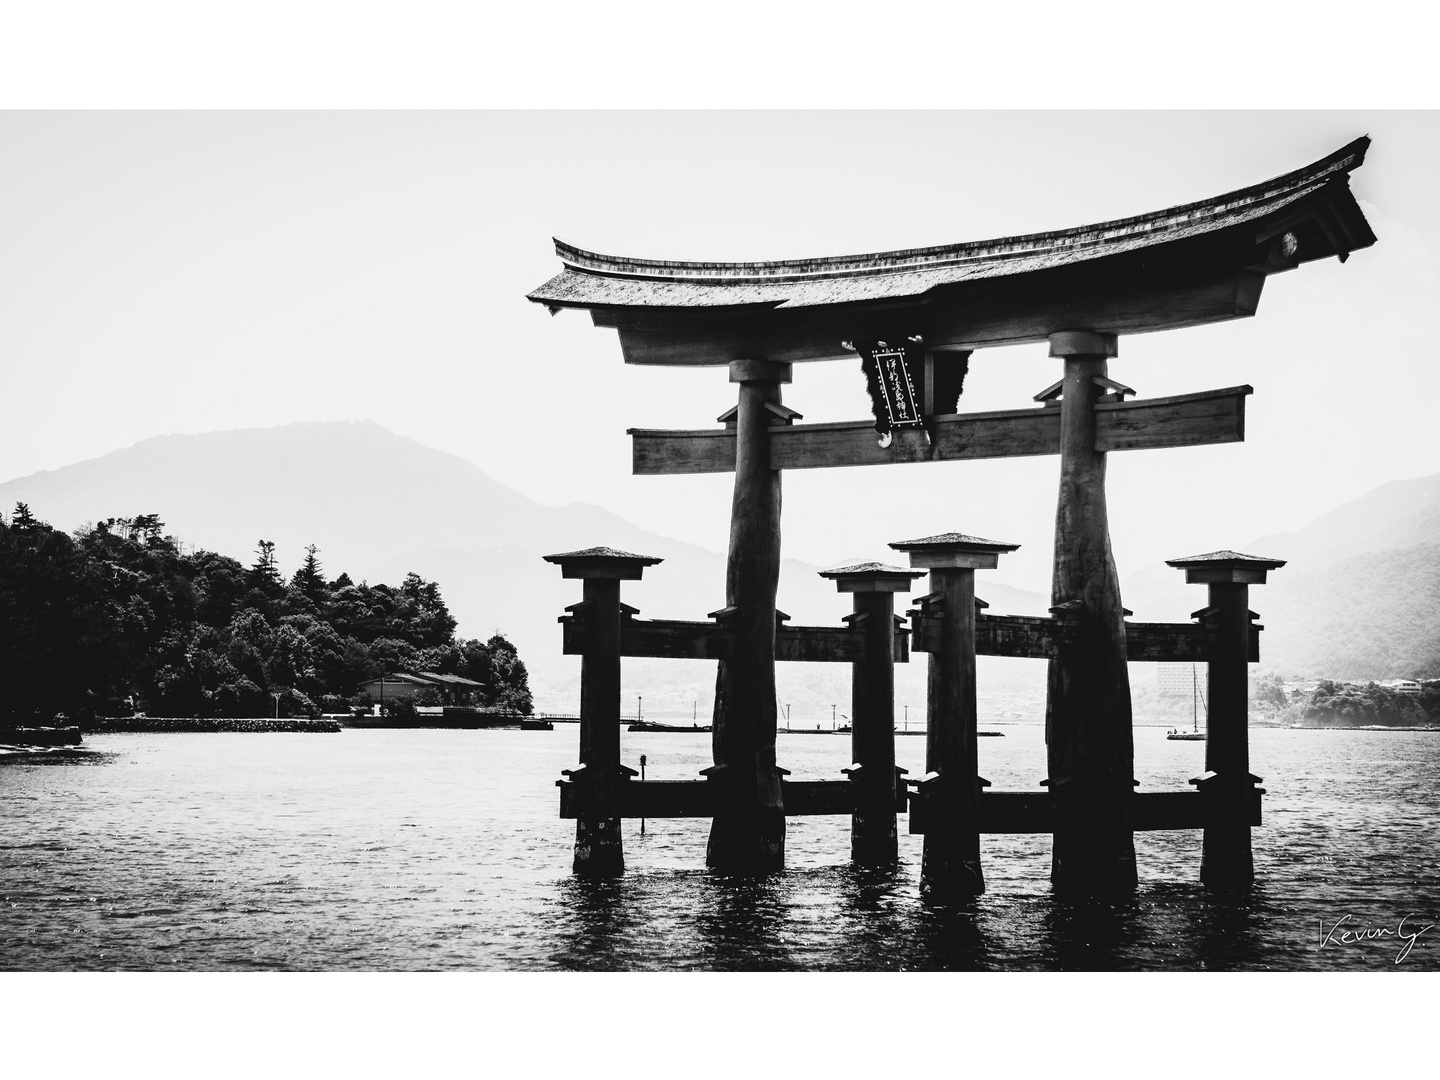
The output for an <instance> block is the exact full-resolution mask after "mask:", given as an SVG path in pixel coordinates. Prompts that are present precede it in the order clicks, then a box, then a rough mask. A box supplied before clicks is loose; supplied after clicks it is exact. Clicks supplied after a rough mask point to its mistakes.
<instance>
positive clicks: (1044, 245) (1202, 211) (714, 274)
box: [537, 135, 1370, 298]
mask: <svg viewBox="0 0 1440 1080" xmlns="http://www.w3.org/2000/svg"><path fill="white" fill-rule="evenodd" d="M1369 146H1370V138H1369V136H1368V135H1362V136H1361V137H1360V138H1358V139H1356V140H1354V141H1353V142H1351V143H1349V144H1347V145H1345V146H1343V147H1341V148H1340V149H1339V150H1336V151H1335V152H1334V153H1332V154H1329V155H1327V156H1326V157H1323V158H1321V159H1320V160H1318V161H1316V162H1313V163H1311V164H1310V165H1306V166H1304V167H1302V168H1299V169H1295V170H1292V171H1291V172H1288V173H1284V174H1282V175H1280V176H1277V177H1273V178H1272V179H1269V180H1265V181H1263V182H1261V183H1259V184H1252V185H1251V186H1249V187H1245V188H1240V189H1238V190H1236V191H1231V192H1227V193H1225V194H1223V195H1216V196H1212V197H1211V198H1209V199H1202V200H1199V201H1197V202H1191V203H1184V204H1181V205H1179V206H1173V207H1169V208H1167V209H1164V210H1155V211H1151V212H1149V213H1146V214H1137V215H1134V216H1131V217H1126V218H1117V219H1114V220H1112V221H1104V222H1098V223H1096V224H1093V225H1080V226H1075V227H1072V228H1068V229H1058V230H1051V231H1048V232H1039V233H1026V234H1021V235H1015V236H1005V237H997V238H994V239H990V240H976V241H965V242H961V243H954V244H940V245H932V246H929V247H916V248H902V249H898V250H895V251H882V252H872V253H869V254H862V255H830V256H821V257H816V258H806V259H778V260H768V261H761V262H719V261H686V260H670V259H647V258H631V257H626V256H618V255H606V254H602V253H600V252H594V251H587V250H586V249H584V248H581V247H578V246H576V245H574V244H570V243H567V242H565V241H563V240H560V239H559V238H558V237H557V238H555V253H556V255H558V256H559V257H560V259H561V260H562V261H563V262H564V263H565V265H566V267H567V269H568V270H570V271H573V272H577V273H582V274H586V275H592V276H600V277H615V278H630V279H641V280H646V281H671V282H683V283H694V284H699V283H705V284H720V283H743V282H751V283H755V284H759V283H781V282H787V281H791V282H793V281H808V280H816V279H822V278H834V277H854V276H864V275H869V274H875V273H889V272H903V271H913V270H917V269H938V268H942V267H944V266H946V265H949V264H953V263H958V262H967V263H971V262H983V261H987V260H993V259H1013V258H1016V257H1017V256H1024V255H1026V254H1029V253H1041V252H1054V251H1056V250H1057V249H1063V248H1085V247H1091V246H1100V245H1104V244H1106V243H1107V242H1112V241H1114V240H1115V239H1116V238H1117V237H1126V236H1139V235H1144V234H1146V233H1160V232H1163V231H1165V230H1166V229H1170V228H1176V227H1180V226H1184V225H1189V224H1192V223H1194V222H1196V221H1197V220H1200V219H1205V218H1218V217H1222V216H1224V215H1226V214H1228V213H1232V212H1234V211H1237V210H1241V209H1245V208H1250V207H1254V206H1257V205H1261V204H1264V203H1269V202H1289V201H1292V200H1293V199H1295V198H1297V197H1298V196H1300V195H1303V194H1307V193H1308V192H1310V191H1313V190H1315V189H1316V188H1318V187H1320V186H1321V185H1323V184H1325V183H1327V182H1329V181H1331V180H1332V179H1333V178H1334V177H1336V176H1341V177H1345V176H1348V175H1349V173H1350V172H1351V171H1352V170H1354V169H1356V168H1359V166H1360V165H1361V164H1362V163H1363V162H1364V160H1365V152H1366V150H1367V149H1368V148H1369ZM537 298H538V297H537Z"/></svg>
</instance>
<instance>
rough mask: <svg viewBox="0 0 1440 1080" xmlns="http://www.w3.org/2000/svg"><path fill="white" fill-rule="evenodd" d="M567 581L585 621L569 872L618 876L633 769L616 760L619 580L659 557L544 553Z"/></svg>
mask: <svg viewBox="0 0 1440 1080" xmlns="http://www.w3.org/2000/svg"><path fill="white" fill-rule="evenodd" d="M544 558H545V561H546V562H551V563H558V564H559V565H560V569H561V572H562V573H563V574H564V576H565V577H567V578H580V579H582V580H583V581H584V601H583V603H581V604H580V605H579V607H578V609H576V611H575V615H576V618H577V619H579V620H580V621H581V622H583V624H584V626H585V635H584V637H585V641H586V648H585V652H584V653H583V654H582V657H581V661H580V768H579V769H575V770H567V771H568V774H569V776H570V780H569V781H563V780H562V781H560V783H561V784H565V783H569V784H572V785H574V788H575V797H576V800H577V802H578V805H579V807H580V810H579V812H578V813H577V814H576V820H575V862H574V871H575V873H577V874H584V875H587V876H590V877H599V876H604V875H610V874H619V873H623V872H624V870H625V850H624V846H623V843H622V840H621V836H620V803H621V793H620V790H619V788H620V785H621V784H623V783H626V782H628V780H629V778H630V776H631V775H633V773H634V770H633V769H627V768H626V767H625V766H624V765H622V764H621V763H620V582H621V581H638V580H639V578H640V575H641V574H642V573H643V572H644V569H645V567H647V566H653V565H654V564H656V563H658V562H660V561H661V560H660V559H657V558H653V557H651V556H648V555H632V554H630V553H629V552H626V551H615V550H614V549H613V548H587V549H585V550H583V551H569V552H565V553H563V554H559V555H546V556H545V557H544Z"/></svg>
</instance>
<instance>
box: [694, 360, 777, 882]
mask: <svg viewBox="0 0 1440 1080" xmlns="http://www.w3.org/2000/svg"><path fill="white" fill-rule="evenodd" d="M730 381H731V382H733V383H739V384H740V400H739V403H738V406H737V408H736V413H735V495H734V498H733V500H732V502H731V507H730V554H729V561H728V563H727V566H726V571H725V603H726V605H727V606H728V607H730V608H731V609H733V610H732V611H731V612H730V613H729V619H728V624H729V625H730V626H731V627H732V628H733V631H734V634H735V637H734V646H733V648H732V650H731V655H730V657H729V659H727V660H721V661H720V662H719V664H718V665H717V667H718V670H717V672H716V679H715V712H714V725H713V735H712V740H713V751H714V758H715V765H714V767H713V768H711V769H709V770H707V775H708V777H709V780H710V782H711V783H713V784H716V785H717V786H718V795H719V801H718V809H717V810H716V813H715V818H714V821H713V822H712V823H711V827H710V842H709V844H708V845H707V847H706V850H705V863H706V865H707V866H709V867H710V868H711V869H713V870H717V871H720V872H722V873H732V874H761V873H767V872H769V871H772V870H783V869H784V867H785V808H784V802H783V799H782V796H781V790H780V771H779V769H778V768H777V766H776V762H775V723H776V718H775V594H776V590H777V588H778V587H779V583H780V473H779V471H777V470H775V469H772V468H771V467H770V424H771V422H772V420H774V422H776V423H784V422H785V421H784V419H783V418H780V417H778V416H777V414H776V412H775V411H774V410H772V409H770V408H768V407H767V406H770V405H775V406H778V405H780V403H781V402H780V384H781V383H787V382H789V381H790V365H789V364H772V363H769V362H768V361H765V360H735V361H733V362H732V363H731V364H730Z"/></svg>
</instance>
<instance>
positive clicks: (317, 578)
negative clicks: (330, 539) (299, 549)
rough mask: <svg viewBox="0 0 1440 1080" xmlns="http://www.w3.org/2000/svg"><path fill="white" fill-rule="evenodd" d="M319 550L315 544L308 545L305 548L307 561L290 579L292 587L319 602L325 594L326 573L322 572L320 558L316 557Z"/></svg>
mask: <svg viewBox="0 0 1440 1080" xmlns="http://www.w3.org/2000/svg"><path fill="white" fill-rule="evenodd" d="M319 550H320V549H319V548H317V547H316V546H315V545H314V544H310V545H308V546H307V547H306V548H305V561H304V562H303V563H301V564H300V569H299V570H296V571H295V576H294V577H293V578H291V579H290V586H291V588H293V589H296V590H298V591H299V592H301V593H303V594H304V595H305V596H307V597H309V598H310V599H311V600H314V601H317V602H318V601H319V600H320V598H321V597H322V596H323V595H324V594H325V575H324V574H322V573H321V572H320V560H319V559H317V558H316V557H315V553H316V552H317V551H319Z"/></svg>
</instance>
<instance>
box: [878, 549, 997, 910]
mask: <svg viewBox="0 0 1440 1080" xmlns="http://www.w3.org/2000/svg"><path fill="white" fill-rule="evenodd" d="M890 546H891V547H893V548H895V549H896V550H898V551H906V552H908V553H909V555H910V565H911V566H913V567H917V568H921V569H928V570H929V571H930V592H929V594H928V595H927V596H925V597H924V598H923V599H922V601H921V605H922V611H921V615H922V617H923V619H924V621H925V624H926V625H925V632H924V634H923V635H922V633H921V631H920V626H919V624H918V620H917V626H916V631H915V635H914V639H913V641H912V643H911V647H912V648H916V649H920V648H923V649H925V650H926V651H928V652H929V653H930V668H929V683H928V690H927V694H926V721H925V723H926V733H925V776H924V778H923V779H922V780H921V781H920V783H919V785H918V786H917V790H916V793H915V799H916V803H917V804H918V805H914V804H912V809H911V816H912V822H913V820H914V818H915V817H916V816H920V817H922V818H923V822H924V832H925V847H924V852H923V854H922V856H921V862H920V895H921V896H923V897H925V898H926V899H929V900H936V901H941V902H945V901H952V900H963V899H964V898H966V897H970V896H975V895H978V894H979V893H982V892H984V891H985V876H984V873H983V871H982V869H981V865H980V789H981V786H982V785H983V784H984V783H985V781H983V780H982V779H981V777H980V767H979V760H980V759H979V739H978V733H977V730H976V729H977V726H978V718H977V715H976V708H975V606H976V605H975V571H976V570H977V569H988V570H993V569H994V568H995V567H996V566H998V565H999V561H1000V555H1001V554H1002V553H1005V552H1009V551H1014V550H1015V549H1016V548H1017V547H1018V546H1019V545H1016V544H1005V543H997V542H996V541H993V540H984V539H981V538H980V537H977V536H966V535H965V534H964V533H944V534H942V535H940V536H929V537H925V538H924V539H921V540H905V541H902V542H900V543H897V544H891V545H890ZM912 831H913V828H912Z"/></svg>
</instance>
